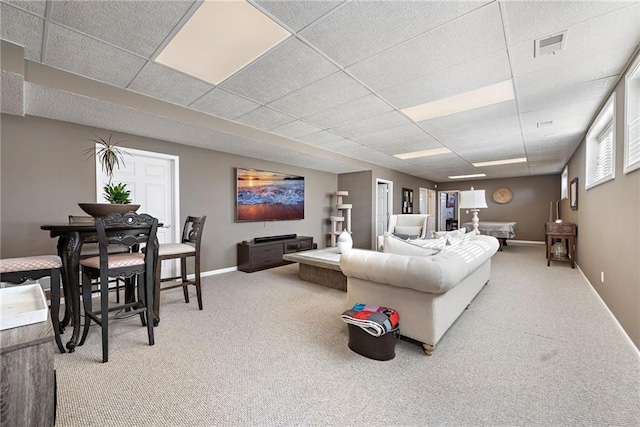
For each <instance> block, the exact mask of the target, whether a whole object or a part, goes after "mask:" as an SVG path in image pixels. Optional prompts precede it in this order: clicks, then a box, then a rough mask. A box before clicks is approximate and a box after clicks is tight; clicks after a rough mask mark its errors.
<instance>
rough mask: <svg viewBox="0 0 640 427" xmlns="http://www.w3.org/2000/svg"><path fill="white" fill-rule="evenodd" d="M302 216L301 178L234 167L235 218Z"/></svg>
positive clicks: (288, 217)
mask: <svg viewBox="0 0 640 427" xmlns="http://www.w3.org/2000/svg"><path fill="white" fill-rule="evenodd" d="M298 219H304V177H302V176H297V175H288V174H284V173H278V172H270V171H263V170H257V169H245V168H236V221H237V222H251V221H287V220H298Z"/></svg>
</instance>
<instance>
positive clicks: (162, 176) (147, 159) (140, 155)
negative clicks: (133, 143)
mask: <svg viewBox="0 0 640 427" xmlns="http://www.w3.org/2000/svg"><path fill="white" fill-rule="evenodd" d="M120 149H121V150H122V151H123V152H124V166H123V167H120V169H117V170H115V171H114V173H113V181H112V182H113V183H120V182H121V183H124V184H127V189H128V190H129V191H131V200H132V203H134V204H138V205H140V209H138V211H137V212H138V213H147V214H149V215H151V216H153V217H155V218H158V222H160V223H162V226H161V227H159V228H158V242H159V243H176V242H178V241H179V239H180V234H181V232H182V226H181V224H179V223H178V222H179V219H178V218H180V213H179V212H178V206H179V204H178V193H177V188H178V182H177V177H178V176H179V175H178V160H179V158H178V157H177V156H169V155H166V154H160V153H153V152H150V151H142V150H135V149H131V148H122V147H121V148H120ZM107 180H108V178H107V176H106V175H105V174H104V172H102V169H101V167H100V166H99V164H97V165H96V191H97V194H98V198H97V199H98V202H99V203H102V202H105V199H104V196H103V190H102V188H103V187H104V186H105V185H106V183H107ZM176 266H177V262H176V261H172V262H163V263H162V276H163V277H172V276H175V275H176V271H177V270H176Z"/></svg>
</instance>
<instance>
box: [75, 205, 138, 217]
mask: <svg viewBox="0 0 640 427" xmlns="http://www.w3.org/2000/svg"><path fill="white" fill-rule="evenodd" d="M78 206H80V209H82V210H83V211H85V212H86V213H88V214H89V215H91V216H92V217H94V218H101V217H103V216H105V215H109V214H112V213H120V214H123V213H127V212H135V211H137V210H138V209H139V208H140V205H132V204H127V205H123V204H117V203H78Z"/></svg>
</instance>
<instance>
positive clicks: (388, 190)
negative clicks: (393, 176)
mask: <svg viewBox="0 0 640 427" xmlns="http://www.w3.org/2000/svg"><path fill="white" fill-rule="evenodd" d="M392 213H393V181H387V180H385V179H379V178H377V179H376V232H375V236H374V240H373V246H372V247H374V248H375V247H377V243H376V242H377V241H378V236H382V235H384V232H385V231H387V228H388V226H389V217H390V216H391V214H392Z"/></svg>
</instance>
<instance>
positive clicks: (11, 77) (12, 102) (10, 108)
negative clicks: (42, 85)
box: [0, 70, 24, 116]
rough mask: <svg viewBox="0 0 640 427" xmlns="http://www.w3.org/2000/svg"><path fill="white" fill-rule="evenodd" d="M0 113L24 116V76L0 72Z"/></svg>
mask: <svg viewBox="0 0 640 427" xmlns="http://www.w3.org/2000/svg"><path fill="white" fill-rule="evenodd" d="M0 87H2V96H1V97H0V112H2V113H6V114H14V115H16V116H24V76H22V75H20V74H15V73H10V72H8V71H5V70H0Z"/></svg>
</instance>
